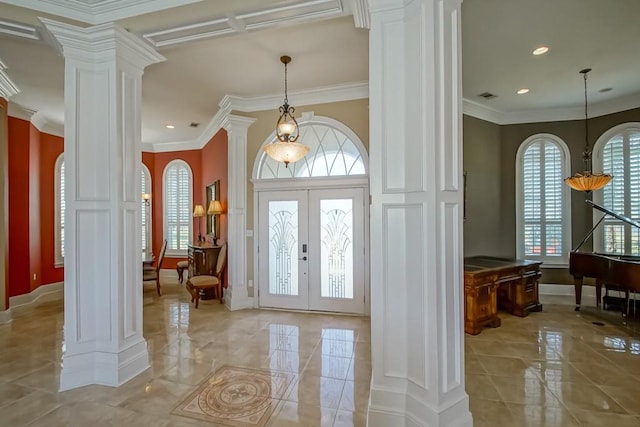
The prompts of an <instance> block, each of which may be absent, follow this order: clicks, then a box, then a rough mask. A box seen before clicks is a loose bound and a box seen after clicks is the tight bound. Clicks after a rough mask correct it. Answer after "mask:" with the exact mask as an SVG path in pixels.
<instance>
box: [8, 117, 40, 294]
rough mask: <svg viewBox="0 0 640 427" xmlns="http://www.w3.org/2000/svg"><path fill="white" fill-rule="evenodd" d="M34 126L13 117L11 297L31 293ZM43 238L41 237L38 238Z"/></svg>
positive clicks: (10, 172) (10, 197)
mask: <svg viewBox="0 0 640 427" xmlns="http://www.w3.org/2000/svg"><path fill="white" fill-rule="evenodd" d="M30 129H31V123H29V122H28V121H26V120H21V119H16V118H14V117H9V129H8V131H9V147H8V152H9V265H8V270H9V278H10V280H9V282H8V285H9V286H8V290H7V293H8V294H9V296H10V297H13V296H16V295H22V294H27V293H29V292H31V285H30V283H31V280H29V279H30V277H29V276H30V271H31V268H30V259H31V254H30V250H29V241H30V239H31V238H32V237H33V236H30V235H29V146H30V145H31V144H30ZM37 238H39V236H38V237H37Z"/></svg>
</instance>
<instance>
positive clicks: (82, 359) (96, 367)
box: [59, 339, 149, 391]
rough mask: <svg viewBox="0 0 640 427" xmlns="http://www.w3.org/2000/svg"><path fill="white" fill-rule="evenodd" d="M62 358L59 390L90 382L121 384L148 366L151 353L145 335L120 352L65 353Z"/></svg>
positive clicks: (113, 385)
mask: <svg viewBox="0 0 640 427" xmlns="http://www.w3.org/2000/svg"><path fill="white" fill-rule="evenodd" d="M62 361H63V364H62V372H61V373H60V389H59V391H65V390H70V389H73V388H78V387H83V386H85V385H90V384H100V385H107V386H112V387H119V386H120V385H122V384H124V383H126V382H127V381H129V380H130V379H132V378H133V377H135V376H136V375H138V374H140V373H142V372H144V371H145V370H147V369H148V368H149V353H148V350H147V342H146V341H145V340H144V339H143V340H142V341H140V342H138V343H137V344H134V345H133V346H131V347H128V348H126V349H124V350H122V351H121V352H119V353H109V352H105V351H93V352H90V353H82V354H74V355H66V354H65V355H64V356H63V358H62Z"/></svg>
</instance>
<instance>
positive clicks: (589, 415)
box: [571, 410, 640, 427]
mask: <svg viewBox="0 0 640 427" xmlns="http://www.w3.org/2000/svg"><path fill="white" fill-rule="evenodd" d="M571 412H572V413H573V414H574V415H575V417H576V418H577V419H578V420H579V421H580V423H581V424H582V426H583V427H603V426H615V427H638V426H639V425H640V417H637V416H635V415H625V414H606V413H602V412H591V411H582V410H572V411H571Z"/></svg>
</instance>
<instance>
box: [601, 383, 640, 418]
mask: <svg viewBox="0 0 640 427" xmlns="http://www.w3.org/2000/svg"><path fill="white" fill-rule="evenodd" d="M599 388H600V390H602V391H604V392H605V394H606V395H607V396H610V397H612V398H613V400H615V401H616V402H617V403H618V404H620V406H622V407H623V408H624V409H625V410H626V411H627V412H628V413H630V414H635V415H640V387H639V386H637V385H633V384H627V385H626V386H624V387H612V386H599ZM639 425H640V424H639Z"/></svg>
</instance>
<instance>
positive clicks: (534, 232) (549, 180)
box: [520, 139, 566, 259]
mask: <svg viewBox="0 0 640 427" xmlns="http://www.w3.org/2000/svg"><path fill="white" fill-rule="evenodd" d="M521 162H522V176H521V179H522V196H523V197H522V213H521V215H522V226H523V229H522V230H521V231H520V232H521V233H523V235H522V236H523V238H522V241H523V244H524V245H523V246H524V248H523V255H524V256H525V257H536V258H542V259H544V258H562V257H565V256H566V255H565V253H564V252H566V251H565V250H564V246H565V243H566V242H565V241H564V240H565V237H564V236H565V233H564V230H563V216H564V215H563V214H564V210H565V204H564V203H565V202H564V200H563V185H564V180H563V177H564V171H563V162H564V158H563V154H562V151H561V149H560V147H559V146H558V144H556V143H555V142H554V141H551V140H547V139H538V140H535V141H534V142H533V143H531V144H530V145H529V146H528V147H527V148H526V150H525V152H524V155H523V156H522V160H521Z"/></svg>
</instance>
